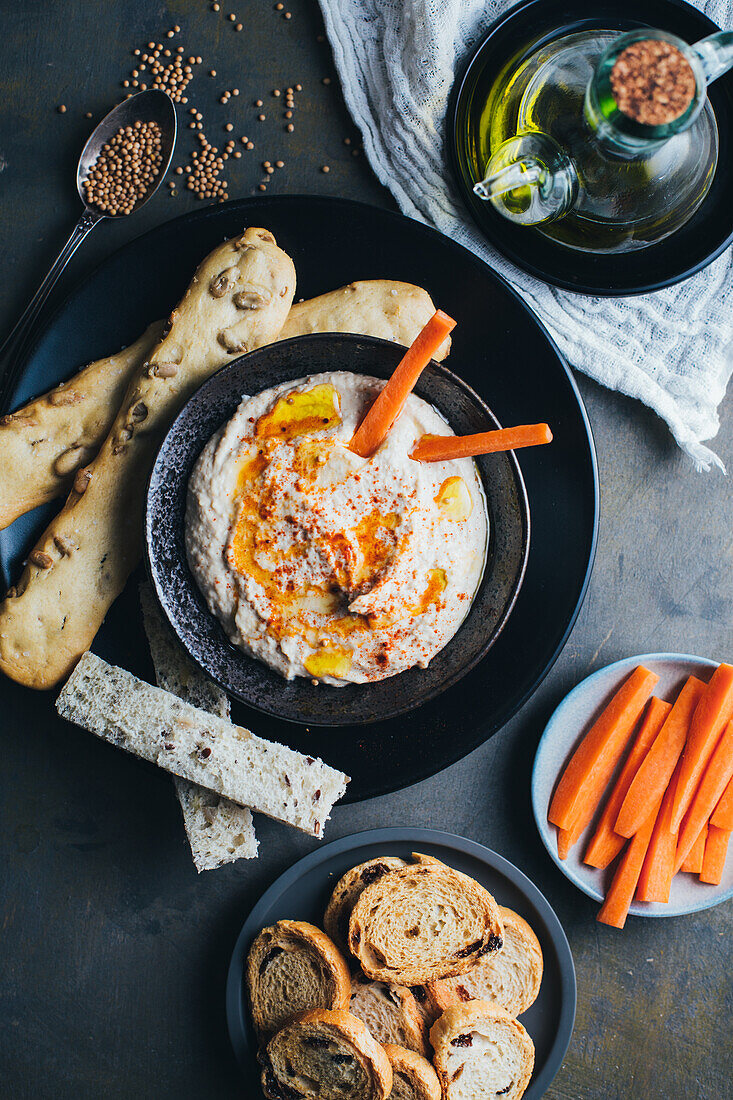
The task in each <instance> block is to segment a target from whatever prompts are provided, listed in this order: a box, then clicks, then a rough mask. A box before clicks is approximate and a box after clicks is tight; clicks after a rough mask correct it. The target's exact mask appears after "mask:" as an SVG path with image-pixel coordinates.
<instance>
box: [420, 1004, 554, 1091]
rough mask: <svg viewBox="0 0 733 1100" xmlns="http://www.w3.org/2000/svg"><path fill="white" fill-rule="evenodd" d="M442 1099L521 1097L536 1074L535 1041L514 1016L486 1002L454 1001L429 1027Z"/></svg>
mask: <svg viewBox="0 0 733 1100" xmlns="http://www.w3.org/2000/svg"><path fill="white" fill-rule="evenodd" d="M430 1041H431V1043H432V1044H433V1049H434V1051H435V1057H434V1058H433V1063H434V1065H435V1069H436V1072H437V1074H438V1077H439V1079H440V1083H441V1085H442V1087H443V1097H444V1100H489V1098H490V1100H495V1098H496V1097H497V1096H501V1097H503V1098H505V1100H519V1097H520V1096H523V1095H524V1092H525V1089H526V1088H527V1085H528V1084H529V1082H530V1078H531V1077H532V1070H533V1068H534V1044H533V1042H532V1040H531V1039H530V1037H529V1035H528V1034H527V1032H526V1031H525V1029H524V1028H523V1027H522V1025H521V1024H520V1022H519V1020H516V1019H515V1018H514V1017H513V1016H510V1015H509V1013H508V1012H505V1011H504V1009H503V1008H499V1007H498V1005H492V1004H489V1003H488V1001H468V1002H467V1003H466V1004H462V1005H452V1006H451V1007H450V1008H447V1009H446V1011H445V1012H444V1013H443V1015H442V1016H441V1017H440V1019H439V1020H437V1021H436V1022H435V1023H434V1024H433V1026H432V1028H431V1029H430Z"/></svg>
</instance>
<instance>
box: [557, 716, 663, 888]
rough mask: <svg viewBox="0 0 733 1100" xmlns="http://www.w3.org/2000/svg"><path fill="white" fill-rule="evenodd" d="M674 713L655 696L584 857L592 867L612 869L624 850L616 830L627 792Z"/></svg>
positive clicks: (622, 842)
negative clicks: (667, 720) (612, 864)
mask: <svg viewBox="0 0 733 1100" xmlns="http://www.w3.org/2000/svg"><path fill="white" fill-rule="evenodd" d="M671 709H672V704H671V703H665V701H664V699H658V698H657V697H656V695H653V696H652V697H651V699H650V700H649V707H648V708H647V712H646V714H645V715H644V720H643V721H642V723H641V726H640V727H639V732H638V733H637V735H636V740H635V741H634V744H633V746H632V749H631V752H630V753H629V755H628V757H627V758H626V763H625V764H624V766H623V770H622V772H621V774H620V776H619V777H618V779H617V780H616V786H615V787H614V788H613V790H612V791H611V794H610V795H609V798H608V801H607V802H606V805H605V807H604V809H603V813H602V814H601V818H600V820H599V822H598V824H597V826H596V831H595V832H594V834H593V836H592V837H591V840H590V843H589V844H588V847H587V848H586V851H585V855H584V856H583V862H584V863H587V864H588V865H589V866H590V867H600V868H603V867H608V865H609V863H611V862H612V860H614V859H615V858H616V856H617V855H618V854H619V852H620V851H621V849H622V848H623V846H624V838H623V837H622V836H619V834H618V833H617V832H616V831H615V830H614V827H613V826H614V824H615V822H616V818H617V817H618V812H619V810H620V809H621V805H622V803H623V800H624V798H625V797H626V792H627V791H628V789H629V787H630V786H631V781H632V779H633V778H634V776H635V775H636V773H637V771H638V768H639V765H640V764H641V762H642V760H643V759H644V757H645V756H646V754H647V752H648V751H649V749H650V748H651V746H652V744H653V743H654V740H655V738H656V736H657V734H658V733H659V731H660V729H661V728H662V725H663V724H664V720H665V718H666V717H667V715H668V714H669V712H670V711H671ZM558 846H559V843H558ZM561 858H562V857H561Z"/></svg>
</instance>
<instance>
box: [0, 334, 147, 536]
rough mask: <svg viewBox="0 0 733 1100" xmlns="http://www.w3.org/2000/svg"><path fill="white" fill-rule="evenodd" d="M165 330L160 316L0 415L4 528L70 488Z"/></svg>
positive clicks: (1, 516)
mask: <svg viewBox="0 0 733 1100" xmlns="http://www.w3.org/2000/svg"><path fill="white" fill-rule="evenodd" d="M162 331H163V322H162V321H156V322H155V324H152V325H150V327H149V328H147V329H146V330H145V332H144V333H143V334H142V336H141V337H140V339H139V340H136V341H135V343H134V344H130V346H129V347H128V348H123V350H122V351H119V352H117V354H116V355H110V356H108V357H107V358H106V359H98V360H97V361H96V362H95V363H90V364H89V366H87V367H84V369H83V370H81V371H79V372H78V374H75V375H74V377H73V378H71V379H70V380H69V381H68V382H64V383H62V384H61V385H60V386H56V388H55V389H53V390H51V391H50V392H49V393H45V394H43V396H42V397H38V398H36V400H35V401H31V402H29V403H28V404H27V405H23V407H22V408H20V409H17V410H16V411H15V412H14V413H11V414H8V415H7V416H0V470H2V478H1V479H0V529H2V528H3V527H7V526H8V524H9V523H12V522H13V520H14V519H17V518H18V516H22V515H23V514H24V513H25V512H29V511H30V510H31V508H36V507H37V506H38V505H39V504H45V503H46V501H49V500H54V499H55V498H56V497H57V496H60V495H61V494H62V493H68V491H69V489H70V488H71V483H72V481H73V480H74V474H75V473H76V471H77V470H78V469H79V467H80V466H83V465H84V464H85V463H86V462H89V461H90V460H91V459H92V458H93V457H94V455H95V454H96V453H97V451H98V449H99V445H100V444H101V442H102V440H103V439H104V437H105V436H106V435H107V433H108V432H109V429H110V428H111V426H112V422H113V420H114V418H115V415H116V413H117V410H118V408H119V407H120V404H121V403H122V398H123V397H124V396H125V390H126V389H127V385H128V382H129V380H130V377H131V376H132V374H133V372H134V371H136V370H138V369H139V368H140V366H141V364H142V363H143V362H144V361H145V359H146V358H147V357H148V355H149V354H150V352H151V351H152V350H153V348H154V347H155V345H156V344H157V342H158V340H159V339H160V334H161V332H162ZM100 389H101V391H102V393H101V396H100V392H99V391H100Z"/></svg>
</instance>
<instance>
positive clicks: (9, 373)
mask: <svg viewBox="0 0 733 1100" xmlns="http://www.w3.org/2000/svg"><path fill="white" fill-rule="evenodd" d="M103 216H104V215H102V214H97V213H95V211H93V210H85V211H84V213H83V214H82V216H81V217H80V218H79V221H78V222H77V223H76V225H75V226H74V228H73V230H72V233H71V236H70V237H69V239H68V241H67V242H66V244H65V245H64V247H63V248H62V249H61V251H60V253H59V255H58V257H57V258H56V260H55V262H54V264H53V267H52V268H51V270H50V271H49V273H48V275H47V276H46V278H45V279H44V280H43V282H42V283H41V285H40V286H39V288H38V290H37V291H36V293H35V294H34V296H33V297H32V298H31V300H30V302H29V303H28V305H27V306H26V308H25V310H24V312H23V314H22V315H21V317H20V318H19V319H18V321H17V322H16V324H15V326H14V327H13V330H12V332H11V333H10V334H9V335H8V336H7V338H6V339H5V340H4V341H3V344H2V346H0V362H2V361H3V360H4V359H6V358H8V363H7V369H6V371H5V376H4V378H3V386H2V389H3V394H6V393H7V392H8V389H9V386H10V384H11V383H12V380H13V377H14V375H15V372H16V369H17V366H18V363H19V362H20V353H21V352H22V351H23V349H24V347H25V346H26V345H27V342H28V338H29V336H30V334H31V331H32V328H33V324H34V322H35V320H36V319H37V317H38V314H39V313H40V311H41V309H42V308H43V306H44V304H45V302H46V300H47V299H48V296H49V294H50V293H51V291H52V290H53V288H54V286H55V285H56V283H57V281H58V279H59V276H60V275H61V272H62V271H63V270H64V268H65V267H66V265H67V263H68V262H69V260H70V259H71V257H72V256H73V255H74V253H75V252H76V250H77V248H78V247H79V245H80V244H81V242H82V241H83V240H84V238H85V237H86V235H87V233H89V232H90V231H91V230H92V229H93V228H94V226H95V225H96V224H97V222H99V221H101V220H102V218H103Z"/></svg>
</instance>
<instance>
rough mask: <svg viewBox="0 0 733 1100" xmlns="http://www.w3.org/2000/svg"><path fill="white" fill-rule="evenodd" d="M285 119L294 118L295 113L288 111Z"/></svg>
mask: <svg viewBox="0 0 733 1100" xmlns="http://www.w3.org/2000/svg"><path fill="white" fill-rule="evenodd" d="M283 117H284V118H292V117H293V112H292V111H286V112H285V114H284V116H283Z"/></svg>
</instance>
